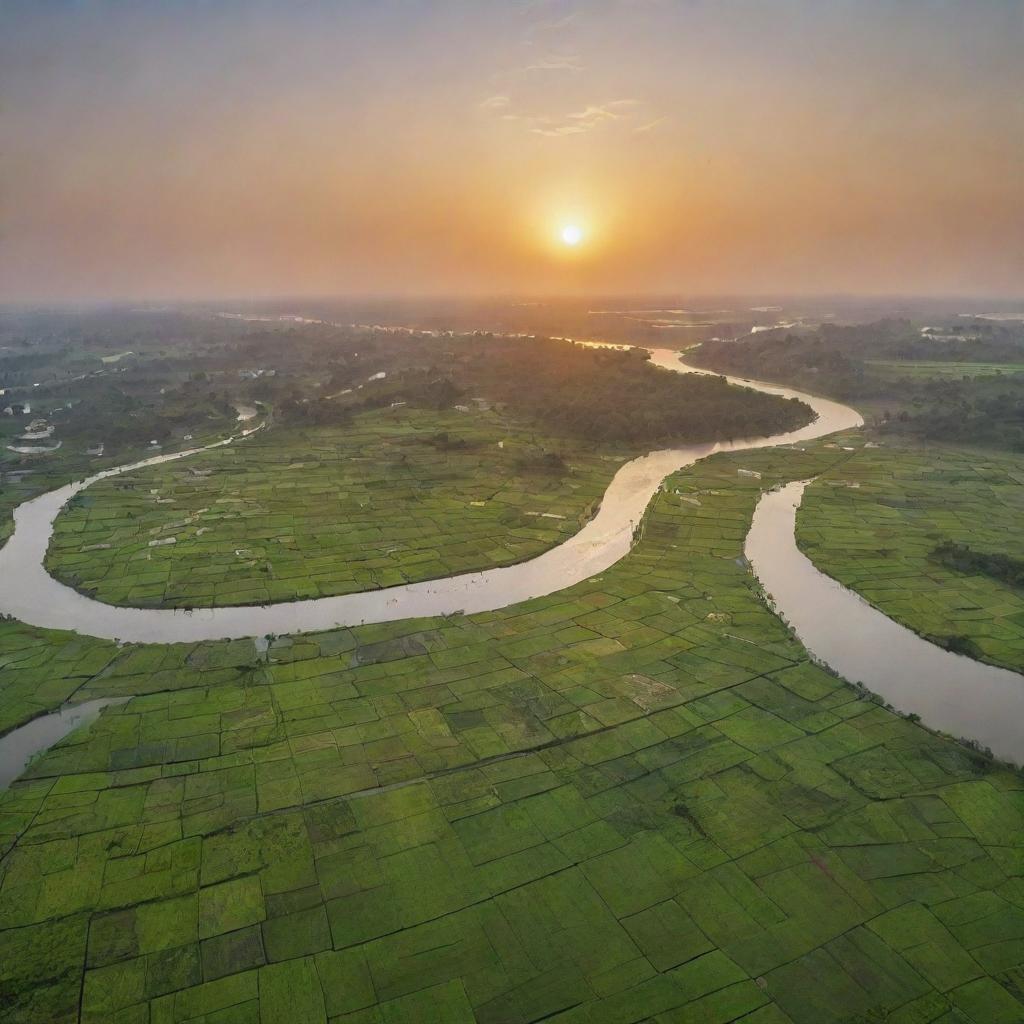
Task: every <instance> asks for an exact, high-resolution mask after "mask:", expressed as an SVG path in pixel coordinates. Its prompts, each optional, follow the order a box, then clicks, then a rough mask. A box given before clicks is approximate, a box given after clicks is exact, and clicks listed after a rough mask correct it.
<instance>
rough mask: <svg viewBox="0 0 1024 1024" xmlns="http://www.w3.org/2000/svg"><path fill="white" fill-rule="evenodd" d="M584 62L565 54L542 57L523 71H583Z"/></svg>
mask: <svg viewBox="0 0 1024 1024" xmlns="http://www.w3.org/2000/svg"><path fill="white" fill-rule="evenodd" d="M583 67H584V65H583V61H582V60H580V58H579V57H578V56H576V55H575V54H563V55H560V56H549V57H542V58H540V59H539V60H536V61H534V62H533V63H532V64H527V65H526V67H524V68H523V69H522V70H523V71H524V72H526V71H582V70H583Z"/></svg>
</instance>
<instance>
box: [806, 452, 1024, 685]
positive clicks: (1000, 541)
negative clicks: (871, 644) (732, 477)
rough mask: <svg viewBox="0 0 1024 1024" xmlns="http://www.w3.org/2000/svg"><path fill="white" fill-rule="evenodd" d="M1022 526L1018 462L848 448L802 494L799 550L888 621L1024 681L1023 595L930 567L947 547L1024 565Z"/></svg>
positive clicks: (1022, 480) (981, 578)
mask: <svg viewBox="0 0 1024 1024" xmlns="http://www.w3.org/2000/svg"><path fill="white" fill-rule="evenodd" d="M840 443H843V440H842V438H841V439H840ZM1022 523H1024V459H1022V458H1021V457H1020V456H1013V455H1005V454H1002V453H999V452H987V453H982V452H978V451H958V450H956V449H951V448H947V447H938V446H935V447H925V446H905V445H896V444H894V445H891V446H890V445H886V446H884V447H879V448H870V449H865V448H859V447H858V449H857V450H856V451H855V452H854V453H851V454H850V455H849V456H848V457H847V458H846V459H845V460H844V461H843V462H842V463H840V464H838V465H836V466H835V467H834V468H833V469H831V470H830V471H829V472H827V473H825V474H824V475H823V476H822V477H821V479H820V480H819V481H817V482H816V483H814V484H813V485H811V486H810V487H809V488H808V489H807V491H806V492H805V496H804V500H803V504H802V506H801V509H800V513H799V515H798V518H797V540H798V543H799V545H800V547H801V548H802V549H803V550H804V552H805V553H806V554H807V555H808V556H809V557H810V558H811V559H812V561H813V562H814V564H815V565H816V566H817V567H818V568H819V569H821V570H822V571H823V572H826V573H828V574H829V575H830V576H833V577H835V578H836V579H837V580H839V581H840V582H841V583H843V584H845V585H846V586H848V587H851V588H853V589H854V590H856V591H858V592H859V593H860V594H862V595H863V596H864V597H865V598H866V599H867V600H868V601H870V602H871V603H872V604H874V605H875V606H877V607H878V608H880V609H881V610H882V611H883V612H885V613H886V615H889V616H890V617H892V618H893V619H896V620H897V621H898V622H901V623H903V624H904V625H906V626H909V627H910V628H911V629H913V630H915V631H916V632H918V633H921V634H923V635H925V636H928V637H931V638H934V639H937V640H938V641H939V642H949V641H950V639H951V638H961V642H960V646H961V647H962V648H965V649H967V650H970V651H971V653H974V654H975V655H976V656H978V657H981V658H983V659H984V660H986V661H990V662H992V663H994V664H997V665H1003V666H1006V667H1008V668H1012V669H1016V670H1017V671H1022V670H1024V591H1021V590H1020V589H1018V588H1015V587H1012V586H1009V585H1008V584H1006V583H1003V582H1000V580H998V579H992V578H990V577H988V576H985V575H979V574H970V575H969V574H965V573H961V572H957V571H954V570H952V569H950V568H948V567H946V566H945V565H943V564H942V563H941V562H939V561H937V560H936V559H935V558H934V557H932V553H933V552H934V550H935V548H936V547H937V546H938V545H940V544H941V543H943V542H944V541H953V542H956V543H958V544H966V545H969V546H970V547H971V549H972V550H975V551H979V552H989V553H1002V554H1007V555H1009V556H1010V557H1012V558H1016V559H1020V558H1024V533H1022V531H1021V524H1022ZM964 641H966V643H965V642H964Z"/></svg>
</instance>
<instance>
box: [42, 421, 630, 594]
mask: <svg viewBox="0 0 1024 1024" xmlns="http://www.w3.org/2000/svg"><path fill="white" fill-rule="evenodd" d="M629 454H634V453H629ZM547 456H557V457H558V458H559V459H560V460H561V463H564V465H560V464H557V463H556V464H555V465H554V466H552V465H550V464H549V460H548V459H547ZM626 458H627V455H626V453H624V452H619V453H616V451H615V450H614V449H608V448H607V447H605V448H604V449H602V450H601V451H598V450H596V449H595V448H594V447H593V446H589V445H587V444H585V443H581V442H579V441H567V440H565V439H552V438H548V437H544V436H543V435H541V434H537V433H536V432H535V431H532V430H527V429H524V428H522V427H516V426H513V425H510V424H509V423H507V422H505V421H504V420H503V419H501V418H500V417H499V416H498V415H497V414H495V413H492V412H485V411H479V410H476V409H474V410H473V411H472V412H468V413H467V412H458V411H446V412H438V413H432V412H429V411H425V410H421V409H416V410H408V409H405V408H395V409H383V410H378V411H374V412H369V413H364V414H362V415H360V416H358V417H357V418H356V420H355V422H354V425H352V426H347V427H337V428H317V429H310V430H303V431H299V430H295V429H284V428H279V427H274V428H273V429H272V430H270V431H266V432H261V433H260V434H257V435H254V436H252V437H250V438H248V439H247V440H246V441H244V442H241V443H238V444H235V445H230V446H228V447H224V448H219V449H216V450H214V451H211V452H208V453H205V454H203V455H200V456H196V457H194V458H189V459H187V460H185V461H182V462H175V463H169V464H167V465H164V466H158V467H151V468H149V469H147V470H142V471H139V472H136V473H134V474H131V475H122V476H118V477H116V478H112V479H108V480H105V481H101V482H100V483H98V484H95V485H94V486H92V487H90V488H89V489H88V490H87V491H85V492H84V493H82V494H81V495H79V496H78V497H76V498H75V499H73V501H72V503H71V505H70V506H69V508H68V510H66V511H65V513H63V514H62V515H61V516H60V517H59V519H58V520H57V524H56V530H55V534H54V538H53V542H52V544H51V548H50V551H49V554H48V557H47V567H48V569H49V570H50V572H51V573H53V574H54V575H55V576H56V577H57V578H58V579H61V580H63V581H64V582H66V583H68V584H70V585H71V586H73V587H75V588H76V589H78V590H80V591H82V592H83V593H86V594H88V595H90V596H93V597H96V598H98V599H99V600H101V601H106V602H108V603H110V604H123V605H130V606H144V607H175V608H193V607H210V606H214V605H242V604H264V603H268V602H274V601H287V600H295V599H298V598H310V597H326V596H331V595H335V594H345V593H350V592H353V591H360V590H370V589H374V588H378V587H388V586H393V585H395V584H401V583H406V582H413V581H416V580H424V579H434V578H438V577H442V576H449V575H452V574H455V573H460V572H468V571H471V570H474V569H483V568H489V567H492V566H499V565H509V564H512V563H514V562H518V561H522V560H523V559H526V558H530V557H533V556H534V555H537V554H539V553H540V552H542V551H544V550H546V549H547V548H549V547H552V546H554V545H555V544H558V543H560V542H561V541H563V540H564V539H566V537H568V536H570V535H571V534H573V533H575V532H576V531H577V530H578V529H579V528H580V526H582V525H583V523H584V522H586V520H587V519H588V518H589V517H590V516H591V514H592V513H593V511H594V510H595V509H596V507H597V504H598V503H599V501H600V498H601V495H602V494H603V493H604V490H605V487H606V486H607V484H608V481H609V480H610V479H611V477H612V476H613V475H614V473H615V471H616V470H617V469H618V468H619V466H620V465H621V463H622V462H624V461H625V460H626Z"/></svg>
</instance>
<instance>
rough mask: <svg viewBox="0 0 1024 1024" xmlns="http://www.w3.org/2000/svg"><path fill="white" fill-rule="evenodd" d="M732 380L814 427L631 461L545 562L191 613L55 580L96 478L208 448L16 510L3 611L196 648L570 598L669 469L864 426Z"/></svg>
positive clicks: (4, 567) (834, 410)
mask: <svg viewBox="0 0 1024 1024" xmlns="http://www.w3.org/2000/svg"><path fill="white" fill-rule="evenodd" d="M651 358H652V361H653V362H654V363H655V364H656V365H657V366H661V367H663V368H665V369H667V370H673V371H676V372H679V373H705V372H707V371H704V370H698V369H696V368H694V367H690V366H687V365H685V364H684V363H683V362H682V361H681V360H680V358H679V354H678V353H677V352H675V351H674V350H670V349H653V350H652V351H651ZM729 379H730V380H731V381H732V383H735V384H741V385H743V386H747V387H757V388H758V389H760V390H762V391H767V392H769V393H771V394H775V395H781V396H783V397H786V398H799V399H801V400H802V401H804V402H806V403H807V404H808V405H809V406H811V408H812V409H813V410H814V412H815V419H814V420H813V422H811V423H809V424H808V425H807V426H805V427H802V428H800V429H799V430H794V431H790V432H788V433H784V434H775V435H773V436H770V437H757V438H747V439H743V440H737V441H720V442H709V443H706V444H698V445H687V446H685V447H681V448H666V449H661V450H658V451H653V452H650V453H649V454H647V455H642V456H640V457H639V458H636V459H632V460H631V461H629V462H627V463H625V464H624V465H623V466H621V467H620V468H619V470H618V472H617V473H616V474H615V476H614V477H613V478H612V480H611V483H609V485H608V489H607V490H606V491H605V493H604V496H603V498H602V499H601V505H600V508H599V509H598V512H597V514H596V515H595V516H594V517H593V519H591V520H590V521H589V522H588V523H587V524H586V525H585V526H584V527H583V528H582V529H581V530H580V531H579V532H578V533H576V534H574V535H573V536H572V537H570V538H569V539H568V540H566V541H565V542H564V543H562V544H560V545H558V546H557V547H555V548H551V549H550V550H548V551H545V552H544V553H543V554H541V555H538V556H537V557H536V558H532V559H529V560H528V561H525V562H519V563H518V564H516V565H510V566H506V567H503V568H498V569H485V570H482V571H479V572H470V573H463V574H461V575H458V576H450V577H448V578H446V579H440V580H426V581H423V582H420V583H410V584H405V585H402V586H395V587H388V588H385V589H382V590H372V591H366V592H363V593H357V594H343V595H340V596H337V597H323V598H314V599H309V600H302V601H288V602H283V603H280V604H271V605H262V606H239V607H218V608H202V609H192V610H182V609H151V608H120V607H115V606H113V605H108V604H103V603H102V602H100V601H96V600H94V599H92V598H90V597H86V596H85V595H84V594H79V593H78V592H77V591H75V590H73V589H72V588H71V587H68V586H66V585H64V584H63V583H60V582H58V581H57V580H55V579H54V578H53V577H52V576H50V575H49V573H47V571H46V569H45V568H44V565H43V563H44V559H45V556H46V549H47V547H48V546H49V543H50V537H51V535H52V533H53V524H54V520H55V519H56V518H57V516H58V515H59V514H60V511H61V509H63V507H64V506H65V505H66V504H67V502H68V501H69V500H70V499H71V498H72V497H73V496H74V495H76V494H78V493H79V492H80V491H82V490H84V489H85V488H87V487H89V486H90V485H91V484H93V483H95V482H96V481H98V480H102V479H105V478H107V477H110V476H116V475H118V474H120V473H126V472H131V471H134V470H136V469H139V468H142V467H145V466H150V465H158V464H161V463H165V462H170V461H173V460H175V459H180V458H187V457H188V456H189V455H193V454H195V453H196V452H197V451H203V450H205V449H192V450H189V451H185V452H176V453H169V454H167V455H160V456H157V457H155V458H152V459H147V460H145V461H143V462H137V463H133V464H131V465H127V466H121V467H117V468H114V469H109V470H105V471H104V472H102V473H97V474H96V475H95V476H92V477H89V478H87V479H85V480H81V481H77V482H75V483H71V484H68V485H66V486H65V487H61V488H58V489H57V490H54V491H50V492H49V493H47V494H43V495H40V496H39V497H37V498H33V499H31V500H30V501H26V502H23V503H22V504H21V505H19V506H18V508H17V509H15V511H14V532H13V533H12V534H11V537H10V539H9V540H8V541H7V544H6V545H5V546H4V548H3V549H0V580H2V581H7V580H16V581H17V585H16V586H7V585H4V586H2V587H0V613H3V614H6V615H11V616H13V617H14V618H16V619H20V620H21V621H22V622H27V623H29V624H31V625H33V626H43V627H46V628H49V629H65V630H74V631H76V632H79V633H85V634H87V635H89V636H95V637H103V638H106V639H110V640H120V641H122V642H132V643H161V644H167V643H194V642H196V641H201V640H221V639H238V638H242V637H254V636H266V635H267V634H269V633H273V634H277V635H281V634H292V633H302V632H318V631H321V630H326V629H333V628H335V627H339V626H355V625H361V624H364V623H371V622H392V621H395V620H397V619H407V618H418V617H421V616H433V615H450V614H453V613H456V612H466V613H473V612H485V611H494V610H496V609H498V608H504V607H507V606H508V605H512V604H517V603H519V602H521V601H527V600H529V599H530V598H534V597H542V596H545V595H547V594H551V593H553V592H555V591H558V590H564V589H565V588H566V587H571V586H572V585H573V584H575V583H580V582H582V581H583V580H585V579H587V578H589V577H590V576H594V575H596V574H597V573H600V572H603V571H604V570H605V569H608V568H609V567H610V566H612V565H614V564H615V563H616V562H617V561H619V559H620V558H622V557H623V556H624V555H626V553H627V552H628V551H629V549H630V546H631V545H632V542H633V531H634V528H635V527H636V525H637V523H639V522H640V518H641V516H642V515H643V513H644V510H645V509H646V508H647V506H648V504H649V503H650V500H651V498H652V497H653V496H654V494H655V492H656V491H657V489H658V487H659V486H660V485H661V482H662V481H663V480H664V479H665V477H666V476H668V475H669V474H670V473H674V472H675V471H676V470H679V469H682V468H684V467H685V466H689V465H692V464H693V463H694V462H696V461H698V460H699V459H702V458H706V457H707V456H708V455H712V454H714V453H715V452H722V451H744V450H746V449H749V448H764V447H770V446H773V445H780V444H791V443H795V442H799V441H809V440H812V439H814V438H817V437H822V436H823V435H825V434H831V433H833V432H835V431H838V430H846V429H849V428H851V427H856V426H860V425H861V423H862V422H863V421H862V419H861V417H860V415H859V414H858V413H857V412H856V411H854V410H853V409H850V408H849V407H848V406H845V405H841V404H839V403H838V402H833V401H830V400H829V399H825V398H818V397H815V396H812V395H805V394H803V393H801V392H798V391H794V390H792V389H790V388H784V387H778V386H776V385H770V384H760V383H755V382H752V381H745V380H737V379H735V378H729ZM253 429H259V428H258V427H256V428H253ZM252 432H253V431H252V430H248V431H243V432H242V433H241V434H240V435H238V436H237V437H234V438H227V439H225V440H223V441H219V442H217V445H224V444H231V443H234V442H235V441H237V440H240V439H242V438H244V437H245V436H247V435H248V434H251V433H252ZM217 445H211V446H208V447H216V446H217Z"/></svg>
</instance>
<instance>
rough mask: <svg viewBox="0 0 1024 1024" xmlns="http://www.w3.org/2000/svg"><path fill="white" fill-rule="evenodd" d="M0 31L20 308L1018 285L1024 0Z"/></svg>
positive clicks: (92, 23)
mask: <svg viewBox="0 0 1024 1024" xmlns="http://www.w3.org/2000/svg"><path fill="white" fill-rule="evenodd" d="M0 20H2V24H3V31H2V32H0V116H2V117H3V121H4V125H5V133H4V134H5V141H6V144H5V154H4V159H3V161H2V162H0V198H2V206H0V211H2V212H0V301H4V302H30V301H45V302H52V301H95V300H100V301H102V300H110V299H131V298H138V299H147V300H153V299H166V300H177V299H189V298H195V299H202V298H213V297H216V296H223V295H236V296H250V297H253V298H262V297H271V296H277V295H291V296H304V295H310V296H320V295H332V294H345V295H374V296H380V295H428V296H429V295H436V296H440V295H459V294H461V295H496V294H510V293H522V294H526V293H531V294H544V295H572V294H585V293H606V294H612V293H614V294H627V293H630V292H637V293H641V292H646V293H653V292H685V293H690V294H697V293H700V294H725V293H729V294H743V293H748V294H749V293H760V294H771V293H786V294H794V295H795V294H806V295H813V294H821V293H841V294H855V293H864V294H888V295H893V294H901V293H902V294H915V295H923V296H924V295H935V296H942V295H960V296H972V295H973V296H978V297H982V296H1005V297H1011V296H1021V293H1022V288H1021V284H1020V282H1021V280H1022V279H1024V188H1022V185H1021V181H1022V173H1021V172H1022V168H1024V100H1022V97H1024V62H1022V61H1021V59H1020V54H1021V52H1022V44H1024V4H1021V3H1020V2H1016V0H986V2H983V3H976V4H956V3H950V2H940V0H934V2H933V0H906V2H903V3H899V4H893V3H884V2H881V0H860V2H856V3H854V2H847V0H834V2H824V3H822V2H817V3H815V2H811V0H786V2H783V3H776V4H772V5H766V4H758V3H753V2H722V3H706V2H701V0H693V2H678V3H673V2H659V0H602V2H594V3H585V4H584V3H577V2H570V0H550V2H544V0H534V2H522V3H469V2H449V0H442V2H436V3H427V2H421V0H408V2H402V3H399V2H394V0H386V2H381V3H373V4H370V3H366V4H358V3H326V2H303V3H292V4H286V3H283V2H270V0H266V2H260V3H241V2H235V0H228V2H224V3H221V4H217V5H210V4H207V3H202V2H200V0H184V2H181V3H177V4H174V5H168V4H161V3H158V2H155V0H140V2H137V3H133V4H127V3H119V2H112V0H94V2H88V3H64V2H55V0H41V2H40V0H37V2H17V0H16V2H13V3H8V4H6V5H4V9H3V13H2V15H0Z"/></svg>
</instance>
